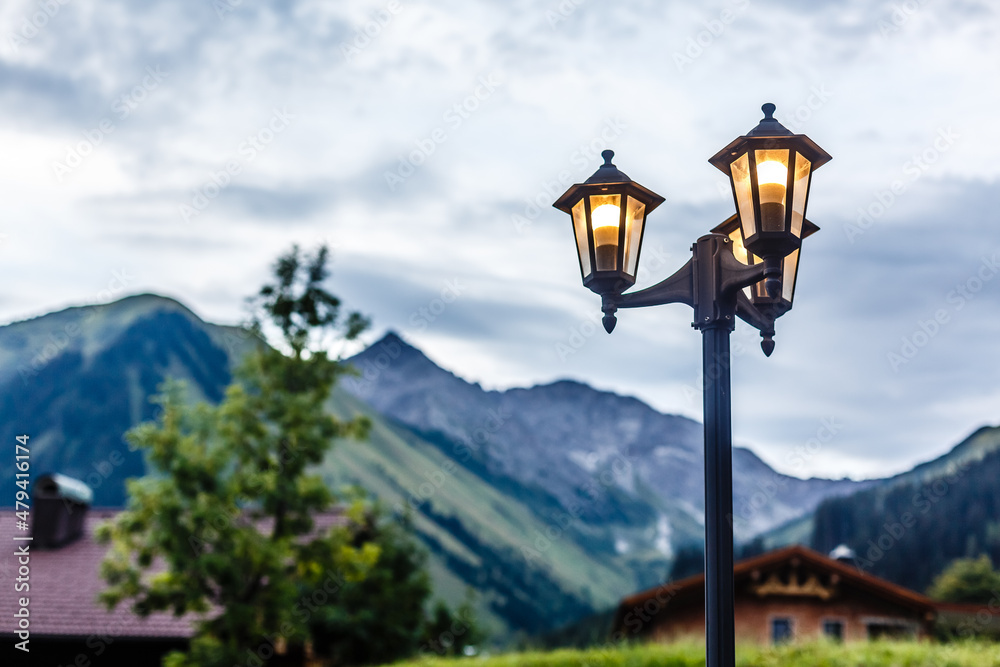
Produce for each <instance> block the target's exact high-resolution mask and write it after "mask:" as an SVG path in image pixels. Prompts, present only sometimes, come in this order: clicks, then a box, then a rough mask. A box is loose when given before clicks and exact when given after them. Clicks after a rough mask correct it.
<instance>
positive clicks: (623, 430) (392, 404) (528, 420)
mask: <svg viewBox="0 0 1000 667" xmlns="http://www.w3.org/2000/svg"><path fill="white" fill-rule="evenodd" d="M350 361H351V363H353V364H354V365H355V366H356V367H357V368H358V370H359V371H360V373H361V375H360V376H359V377H357V378H352V379H348V380H347V381H345V383H344V389H345V390H346V391H348V392H350V393H351V394H353V395H354V396H356V397H358V398H361V399H362V400H365V401H367V402H368V403H369V404H370V405H371V406H372V407H374V408H375V409H376V410H378V411H379V412H380V413H381V414H383V415H385V416H388V417H391V418H393V419H395V420H397V421H398V422H400V423H402V424H404V425H406V426H407V427H409V428H411V429H413V430H414V431H415V432H416V433H418V434H420V435H421V436H422V437H424V438H426V439H427V440H428V441H430V442H434V443H437V444H438V445H439V446H440V447H441V448H442V451H461V452H463V454H465V455H466V456H467V459H468V460H467V461H466V463H465V465H466V466H467V467H469V468H470V470H474V471H475V472H476V473H477V474H479V475H480V476H481V477H482V478H483V479H484V480H487V481H488V482H489V483H491V484H494V485H506V486H508V487H510V488H512V489H514V488H516V489H517V490H518V491H517V492H518V493H519V494H522V495H523V494H533V495H534V496H536V498H537V506H539V507H543V508H552V511H564V512H568V513H570V514H574V515H576V514H579V518H580V523H581V524H582V526H581V530H582V529H584V526H585V527H586V529H587V530H591V531H597V532H599V533H602V534H603V535H604V537H603V540H604V541H605V542H607V543H613V545H614V546H613V548H614V550H615V551H616V552H618V553H620V554H635V556H636V558H638V559H639V560H649V559H655V558H656V557H657V555H659V557H661V558H670V556H671V555H672V553H673V548H674V547H675V546H676V545H678V544H685V543H687V542H691V541H695V542H697V541H700V540H701V539H702V531H703V527H702V526H703V509H704V467H703V466H704V463H703V461H704V458H703V457H704V455H703V444H702V437H703V436H702V426H701V424H699V423H698V422H695V421H693V420H691V419H688V418H686V417H679V416H676V415H665V414H661V413H659V412H657V411H656V410H654V409H653V408H651V407H649V406H648V405H646V404H645V403H643V402H641V401H639V400H638V399H635V398H631V397H626V396H620V395H617V394H614V393H610V392H605V391H597V390H595V389H592V388H591V387H589V386H587V385H585V384H581V383H579V382H572V381H566V380H564V381H559V382H555V383H553V384H548V385H541V386H536V387H532V388H530V389H510V390H507V391H485V390H483V389H482V388H481V387H480V386H479V385H478V384H473V383H469V382H466V381H465V380H462V379H461V378H459V377H457V376H456V375H454V374H453V373H451V372H449V371H446V370H444V369H442V368H440V367H439V366H437V365H436V364H434V362H432V361H431V360H430V359H428V358H427V357H426V356H425V355H424V354H423V353H422V352H420V351H419V350H417V349H416V348H414V347H412V346H411V345H409V344H407V343H406V342H405V341H404V340H402V339H401V338H400V337H399V336H398V335H396V334H393V333H390V334H388V335H386V337H385V338H383V339H382V340H381V341H379V342H377V343H375V344H374V345H372V346H370V347H369V348H368V349H366V350H365V351H364V352H362V353H360V354H359V355H357V356H356V357H354V358H352V359H351V360H350ZM866 485H867V483H858V482H852V481H850V480H826V479H808V480H803V479H798V478H795V477H789V476H786V475H781V474H779V473H777V472H775V471H774V470H773V469H771V468H770V467H769V466H768V465H767V464H766V463H764V462H763V461H762V460H761V459H760V458H758V457H757V456H756V455H755V454H754V453H753V452H751V451H750V450H748V449H743V448H739V447H737V448H735V449H734V452H733V487H734V514H735V517H734V529H735V531H736V534H737V539H749V538H751V537H753V536H754V535H756V534H758V533H761V532H763V531H765V530H768V529H771V528H773V527H775V526H777V525H779V524H781V523H784V522H786V521H788V520H790V519H794V518H797V517H800V516H803V515H804V514H807V513H808V512H810V511H811V510H812V509H813V508H815V507H816V505H817V504H818V503H819V502H820V501H821V500H823V499H824V498H828V497H831V496H836V495H843V494H846V493H850V492H852V491H855V490H857V489H858V488H863V487H864V486H866ZM609 529H610V530H609ZM637 529H638V530H637ZM661 574H662V572H661Z"/></svg>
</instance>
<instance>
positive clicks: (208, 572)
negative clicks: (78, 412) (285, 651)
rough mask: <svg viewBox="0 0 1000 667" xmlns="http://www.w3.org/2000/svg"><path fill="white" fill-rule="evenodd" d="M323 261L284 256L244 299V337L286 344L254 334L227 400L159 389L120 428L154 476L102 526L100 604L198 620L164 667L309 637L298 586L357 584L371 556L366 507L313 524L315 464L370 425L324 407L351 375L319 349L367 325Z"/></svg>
mask: <svg viewBox="0 0 1000 667" xmlns="http://www.w3.org/2000/svg"><path fill="white" fill-rule="evenodd" d="M327 260H328V252H327V249H326V248H325V247H322V248H320V249H319V250H318V251H317V252H315V253H314V254H312V255H308V254H307V255H303V254H301V253H300V252H299V249H298V248H297V247H293V249H292V250H291V251H290V252H289V253H287V254H285V255H284V256H282V257H280V258H279V259H278V261H277V263H276V264H275V267H274V278H275V281H274V283H272V284H268V285H265V286H264V287H263V288H262V289H261V290H260V292H259V294H258V295H257V297H256V298H254V299H252V300H251V304H252V306H253V308H254V318H253V329H254V331H256V332H257V333H258V334H262V333H263V331H264V329H265V328H269V329H273V330H276V331H277V332H280V339H279V340H278V341H276V343H278V344H279V346H280V347H281V348H283V349H281V350H279V349H275V348H273V347H270V346H268V345H266V344H264V343H263V341H262V344H261V345H260V346H259V347H258V348H257V350H256V351H255V352H252V353H250V354H249V355H248V356H247V358H246V359H245V361H244V363H243V364H242V365H241V366H240V368H239V369H238V371H237V373H236V378H237V381H236V382H234V384H232V385H231V386H230V387H229V388H228V389H227V391H226V395H225V399H224V400H223V401H222V403H220V404H219V405H217V406H211V405H207V404H198V405H190V404H189V403H188V402H186V400H185V397H184V393H183V388H182V387H181V386H179V385H177V384H170V383H168V384H167V385H165V387H164V390H163V393H162V395H161V396H159V397H158V398H157V399H156V401H157V402H158V403H159V405H160V406H161V408H162V410H161V412H160V415H159V417H158V419H157V420H156V422H150V423H145V424H141V425H139V426H137V427H136V428H134V429H132V430H131V431H130V432H129V433H128V434H127V439H128V441H129V443H131V445H132V446H134V447H136V448H137V449H139V450H141V451H143V452H144V453H145V455H146V460H147V462H148V465H149V466H150V467H151V468H152V471H153V472H152V474H151V475H149V476H147V477H144V478H142V479H139V480H132V481H130V482H129V484H128V492H129V501H128V506H127V509H126V511H124V512H122V513H121V514H120V515H118V517H117V518H116V519H115V520H114V521H113V522H111V523H108V524H106V525H104V526H102V528H101V531H100V533H99V536H100V537H101V538H102V539H103V540H104V541H106V542H110V545H111V547H110V549H109V555H108V557H107V558H106V559H105V561H104V563H103V565H102V574H103V576H104V577H105V579H106V581H107V583H108V588H107V589H106V590H105V591H104V592H103V593H102V596H101V597H102V599H103V600H104V601H105V602H106V603H107V605H108V606H109V607H114V606H115V605H117V604H119V603H122V602H124V601H126V600H127V601H130V602H131V604H132V607H133V609H134V610H135V612H137V613H138V614H140V615H146V614H149V613H151V612H153V611H160V610H171V611H173V613H175V614H185V613H188V612H199V613H201V614H203V620H201V621H200V622H199V623H198V626H197V630H196V635H195V637H194V638H193V639H192V641H191V644H190V648H189V650H188V651H187V652H184V653H177V652H175V653H172V654H170V655H169V656H167V658H166V659H165V660H164V664H166V665H169V666H171V667H181V666H188V665H198V666H201V667H211V666H215V665H220V666H222V665H224V666H225V667H230V666H231V665H233V664H237V663H242V662H244V661H245V660H246V659H248V657H249V655H248V651H249V652H250V653H257V654H258V655H261V654H264V655H267V654H269V653H271V652H273V651H274V648H275V646H277V645H280V644H283V643H285V642H289V643H302V642H304V641H306V639H307V638H308V635H309V622H310V619H311V618H312V614H311V613H310V612H309V610H307V609H304V608H303V606H302V604H301V596H302V594H303V591H310V590H318V589H320V588H322V587H323V586H324V585H326V586H329V580H330V577H331V575H332V574H333V573H335V575H336V577H335V578H336V580H338V581H344V582H346V583H347V584H348V585H350V584H353V583H357V582H361V581H363V580H364V577H365V576H367V575H368V574H369V573H370V572H371V570H372V569H373V566H374V565H375V564H376V563H377V562H378V560H379V557H380V553H379V547H378V545H377V542H376V541H374V540H371V539H363V538H362V537H359V535H360V532H359V529H358V526H364V525H365V524H366V521H367V520H368V519H367V517H366V515H365V509H364V507H363V505H362V504H361V503H360V502H355V503H354V504H353V505H352V506H351V509H350V510H349V511H348V512H347V514H348V524H349V525H347V526H344V525H340V526H339V527H334V528H328V529H325V530H319V529H317V528H316V526H315V525H314V522H313V516H314V515H315V514H316V513H317V512H322V511H324V510H328V509H330V507H331V506H332V504H333V502H334V497H333V495H332V493H331V492H330V491H329V490H328V489H327V487H326V486H325V485H324V484H323V482H322V480H321V479H320V478H319V476H317V475H316V474H313V473H311V472H310V466H313V465H315V464H317V463H319V462H320V461H322V460H323V458H324V456H325V454H326V453H327V452H328V451H329V449H330V447H331V444H332V442H333V440H334V439H336V438H344V437H353V438H363V437H364V436H365V433H366V431H367V428H368V423H367V421H366V420H365V419H364V418H360V417H359V418H355V419H353V420H351V421H346V422H344V421H338V420H336V419H335V418H333V417H332V416H330V415H329V414H328V413H327V412H326V411H325V410H324V403H325V402H326V401H327V399H328V398H329V396H330V393H331V390H332V388H333V386H334V384H335V382H336V381H337V379H338V378H339V377H340V376H341V375H343V374H344V373H346V372H348V368H347V367H346V366H345V365H343V364H342V363H340V361H339V360H337V359H335V358H331V357H330V356H329V355H328V354H327V353H326V352H325V351H324V345H323V343H324V341H323V340H322V339H323V337H324V336H328V335H330V334H331V333H333V334H335V335H339V336H340V337H342V338H344V339H347V340H350V339H353V338H355V337H356V336H357V335H358V334H359V333H360V332H361V331H362V330H364V329H365V327H366V326H367V324H368V322H367V320H366V319H365V318H364V317H362V316H361V315H359V314H357V313H350V314H348V315H346V317H343V318H342V317H341V312H340V302H339V300H338V299H337V298H336V297H334V296H333V295H332V294H330V293H328V292H327V291H326V290H325V289H324V288H323V281H324V280H325V279H326V278H327V277H328V275H329V270H328V268H327ZM389 545H390V546H391V543H389ZM154 561H157V562H158V563H161V564H162V565H157V563H155V562H154Z"/></svg>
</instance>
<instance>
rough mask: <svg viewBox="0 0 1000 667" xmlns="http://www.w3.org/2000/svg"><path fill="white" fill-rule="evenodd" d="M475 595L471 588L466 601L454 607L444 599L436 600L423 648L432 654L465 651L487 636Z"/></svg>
mask: <svg viewBox="0 0 1000 667" xmlns="http://www.w3.org/2000/svg"><path fill="white" fill-rule="evenodd" d="M474 603H475V596H474V593H473V592H472V590H471V589H470V590H467V591H466V595H465V601H464V602H462V604H461V605H459V607H458V609H456V610H455V611H452V610H451V609H450V608H449V607H448V605H446V604H445V603H444V602H441V601H438V602H436V603H435V604H434V608H433V610H432V611H431V614H430V618H428V619H427V623H426V625H425V626H424V631H423V638H422V640H421V646H420V650H421V651H422V652H423V653H426V654H428V655H433V654H437V655H452V656H454V655H464V654H466V651H467V649H475V648H476V647H477V646H478V645H479V643H480V642H481V641H483V639H484V638H485V633H484V632H483V630H482V628H480V627H479V624H478V622H477V621H476V615H475V611H474V609H473V606H474Z"/></svg>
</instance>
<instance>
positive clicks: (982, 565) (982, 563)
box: [927, 554, 1000, 604]
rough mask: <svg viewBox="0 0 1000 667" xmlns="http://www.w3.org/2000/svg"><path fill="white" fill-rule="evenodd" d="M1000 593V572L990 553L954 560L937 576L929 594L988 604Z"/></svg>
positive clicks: (944, 600) (948, 599) (941, 598)
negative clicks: (995, 566)
mask: <svg viewBox="0 0 1000 667" xmlns="http://www.w3.org/2000/svg"><path fill="white" fill-rule="evenodd" d="M998 594H1000V572H998V571H997V570H994V569H993V561H991V560H990V557H989V556H987V555H986V554H983V555H982V556H980V557H979V558H958V559H956V560H953V561H952V562H951V564H950V565H948V567H947V568H945V570H944V572H942V573H941V574H939V575H938V576H937V577H935V578H934V583H932V584H931V586H930V588H928V589H927V595H929V596H930V597H932V598H934V599H935V600H941V601H943V602H964V603H969V604H986V603H988V602H990V601H991V600H995V599H996V597H997V595H998Z"/></svg>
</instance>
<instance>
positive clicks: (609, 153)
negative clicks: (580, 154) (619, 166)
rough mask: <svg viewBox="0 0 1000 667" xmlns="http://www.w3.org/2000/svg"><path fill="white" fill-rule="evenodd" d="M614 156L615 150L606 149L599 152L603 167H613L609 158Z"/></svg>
mask: <svg viewBox="0 0 1000 667" xmlns="http://www.w3.org/2000/svg"><path fill="white" fill-rule="evenodd" d="M614 156H615V152H614V151H612V150H606V151H602V152H601V157H602V158H604V165H603V166H605V167H613V166H615V165H613V164H611V158H613V157H614Z"/></svg>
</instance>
